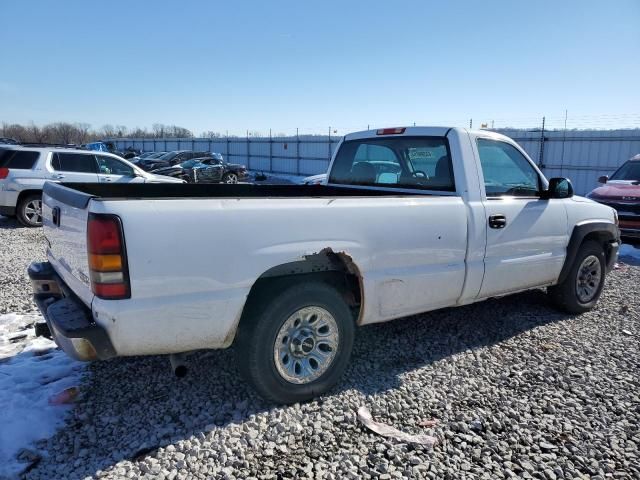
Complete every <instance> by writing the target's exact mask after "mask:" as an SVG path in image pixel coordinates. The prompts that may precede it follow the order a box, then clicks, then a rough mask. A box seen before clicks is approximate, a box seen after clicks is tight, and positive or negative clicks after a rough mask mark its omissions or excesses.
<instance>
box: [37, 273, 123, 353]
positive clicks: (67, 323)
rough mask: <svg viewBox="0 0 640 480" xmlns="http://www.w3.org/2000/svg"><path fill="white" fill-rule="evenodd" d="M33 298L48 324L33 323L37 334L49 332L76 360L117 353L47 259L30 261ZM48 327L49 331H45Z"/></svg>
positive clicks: (87, 309)
mask: <svg viewBox="0 0 640 480" xmlns="http://www.w3.org/2000/svg"><path fill="white" fill-rule="evenodd" d="M28 273H29V278H30V279H31V283H32V286H33V299H34V301H35V303H36V305H37V306H38V308H39V309H40V312H42V316H43V317H44V319H45V321H46V324H47V327H48V328H43V326H39V327H36V335H45V336H46V334H47V333H50V335H51V337H52V338H53V340H54V341H55V342H56V344H57V345H58V346H59V347H60V348H61V349H62V350H64V352H65V353H66V354H67V355H69V356H70V357H73V358H75V359H77V360H83V361H89V360H98V359H99V360H106V359H108V358H112V357H115V356H116V352H115V350H114V348H113V345H112V343H111V339H110V338H109V335H108V334H107V332H106V331H105V329H104V328H102V327H101V326H100V325H98V324H97V323H96V322H95V321H94V320H93V316H92V314H91V310H90V309H89V308H87V307H86V306H85V305H84V303H82V302H81V301H80V300H79V299H78V298H77V297H76V296H75V295H74V294H73V293H72V292H71V291H70V290H69V287H67V285H66V284H65V283H64V282H63V280H62V279H61V278H60V276H59V275H58V274H57V273H56V272H55V270H54V269H53V267H52V266H51V264H50V263H49V262H38V263H32V264H31V265H29V269H28ZM47 330H48V332H47Z"/></svg>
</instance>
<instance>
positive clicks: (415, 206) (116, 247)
mask: <svg viewBox="0 0 640 480" xmlns="http://www.w3.org/2000/svg"><path fill="white" fill-rule="evenodd" d="M43 199H44V207H43V215H44V233H45V236H46V243H47V255H48V260H49V261H48V262H45V263H34V264H32V265H31V266H30V268H29V275H30V277H31V279H32V282H33V287H34V298H35V301H36V303H37V304H38V306H39V308H40V310H41V311H42V313H43V315H44V317H45V319H46V325H44V324H41V325H40V326H39V327H38V330H39V332H40V333H44V334H51V335H52V336H53V338H54V339H55V340H56V342H57V343H58V345H59V346H60V347H61V348H62V349H63V350H64V351H65V352H67V353H68V354H69V355H71V356H73V357H75V358H79V359H81V360H93V359H107V358H111V357H116V356H126V355H156V354H170V355H171V356H172V357H171V358H172V359H174V362H173V364H174V365H176V368H177V369H180V370H179V371H181V372H184V369H182V366H181V365H180V362H179V359H180V354H181V353H184V352H190V351H193V350H197V349H212V348H225V347H228V346H230V345H232V344H233V345H234V349H235V351H236V353H237V356H238V363H239V367H240V370H241V372H242V373H243V375H244V376H245V378H246V380H247V381H248V382H250V383H251V384H252V385H253V386H254V387H255V388H256V389H257V391H258V392H259V393H260V394H262V395H263V396H264V397H266V398H268V399H271V400H273V401H276V402H283V403H289V402H296V401H304V400H307V399H309V398H311V397H313V396H314V395H318V394H320V393H322V392H325V391H326V390H327V389H329V388H330V387H331V386H332V385H334V384H335V383H336V382H337V381H338V380H339V378H340V376H341V375H342V373H343V372H344V370H345V368H346V366H347V363H348V360H349V356H350V353H351V348H352V343H353V339H354V334H355V331H356V329H357V327H358V326H361V325H366V324H370V323H376V322H385V321H388V320H393V319H395V318H400V317H404V316H407V315H412V314H416V313H419V312H425V311H429V310H435V309H439V308H443V307H452V306H457V305H465V304H469V303H473V302H478V301H480V300H484V299H487V298H490V297H496V296H501V295H507V294H510V293H514V292H518V291H522V290H527V289H533V288H540V287H546V288H547V291H548V293H549V295H550V297H551V298H552V300H553V301H554V302H555V304H556V305H558V306H559V307H560V308H562V309H564V310H565V311H567V312H570V313H580V312H584V311H587V310H589V309H591V308H593V307H594V305H595V304H596V302H597V300H598V298H599V296H600V292H601V291H602V288H603V285H604V279H605V274H606V273H607V272H608V271H609V270H610V269H611V268H612V265H613V264H614V263H615V261H616V259H617V255H618V243H619V231H618V226H617V217H616V213H615V211H614V210H613V209H612V208H609V207H607V206H604V205H600V204H597V203H595V202H592V201H590V200H588V199H585V198H581V197H577V196H574V195H573V189H572V186H571V183H570V182H569V181H568V180H566V179H562V178H555V179H551V180H550V181H547V179H545V177H544V176H543V174H542V173H541V172H540V170H539V169H538V167H537V166H536V165H535V163H534V162H532V161H531V159H530V158H529V157H528V156H527V154H526V153H525V152H524V151H523V150H522V149H521V148H520V147H519V146H518V145H517V144H516V143H515V142H513V141H512V140H510V139H509V138H507V137H504V136H502V135H498V134H495V133H492V132H488V131H470V130H466V129H461V128H443V127H407V128H388V129H380V130H372V131H364V132H358V133H352V134H349V135H347V136H345V137H344V139H343V140H342V142H341V143H340V145H339V146H338V148H337V149H336V153H335V154H334V157H333V159H332V162H331V167H330V170H329V174H328V178H327V180H326V182H325V184H323V185H319V186H313V187H310V186H302V185H284V186H282V185H280V186H277V185H262V186H259V185H248V184H247V185H171V184H167V185H146V184H141V185H130V184H121V185H100V184H73V185H64V184H54V183H48V184H47V185H46V186H45V188H44V197H43Z"/></svg>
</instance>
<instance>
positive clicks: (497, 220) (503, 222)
mask: <svg viewBox="0 0 640 480" xmlns="http://www.w3.org/2000/svg"><path fill="white" fill-rule="evenodd" d="M489 226H490V227H491V228H504V227H506V226H507V217H506V216H504V215H503V214H501V213H497V214H495V215H491V216H490V217H489Z"/></svg>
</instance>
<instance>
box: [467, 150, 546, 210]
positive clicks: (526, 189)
mask: <svg viewBox="0 0 640 480" xmlns="http://www.w3.org/2000/svg"><path fill="white" fill-rule="evenodd" d="M478 153H479V154H480V165H481V166H482V173H483V175H484V187H485V190H486V192H487V197H502V196H517V197H531V196H537V195H539V193H540V178H539V176H538V172H536V170H535V169H534V168H533V165H531V163H529V161H528V160H527V159H526V158H525V156H524V155H522V153H520V152H519V151H518V149H516V148H515V147H514V146H513V145H510V144H508V143H505V142H500V141H497V140H490V139H487V138H479V139H478Z"/></svg>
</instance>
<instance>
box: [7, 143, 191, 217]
mask: <svg viewBox="0 0 640 480" xmlns="http://www.w3.org/2000/svg"><path fill="white" fill-rule="evenodd" d="M47 181H53V182H65V183H68V182H73V183H110V182H114V183H184V182H183V181H182V180H179V179H176V178H172V177H165V176H162V175H154V174H152V173H148V172H145V171H144V170H142V169H140V168H138V167H136V166H135V165H133V164H132V163H130V162H128V161H127V160H124V159H123V158H120V157H118V156H117V155H113V154H111V153H106V152H94V151H90V150H81V149H74V148H60V147H55V146H29V145H0V215H7V216H16V217H18V220H19V221H20V223H22V224H23V225H25V226H27V227H39V226H41V225H42V200H41V199H42V188H43V187H44V184H45V182H47Z"/></svg>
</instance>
